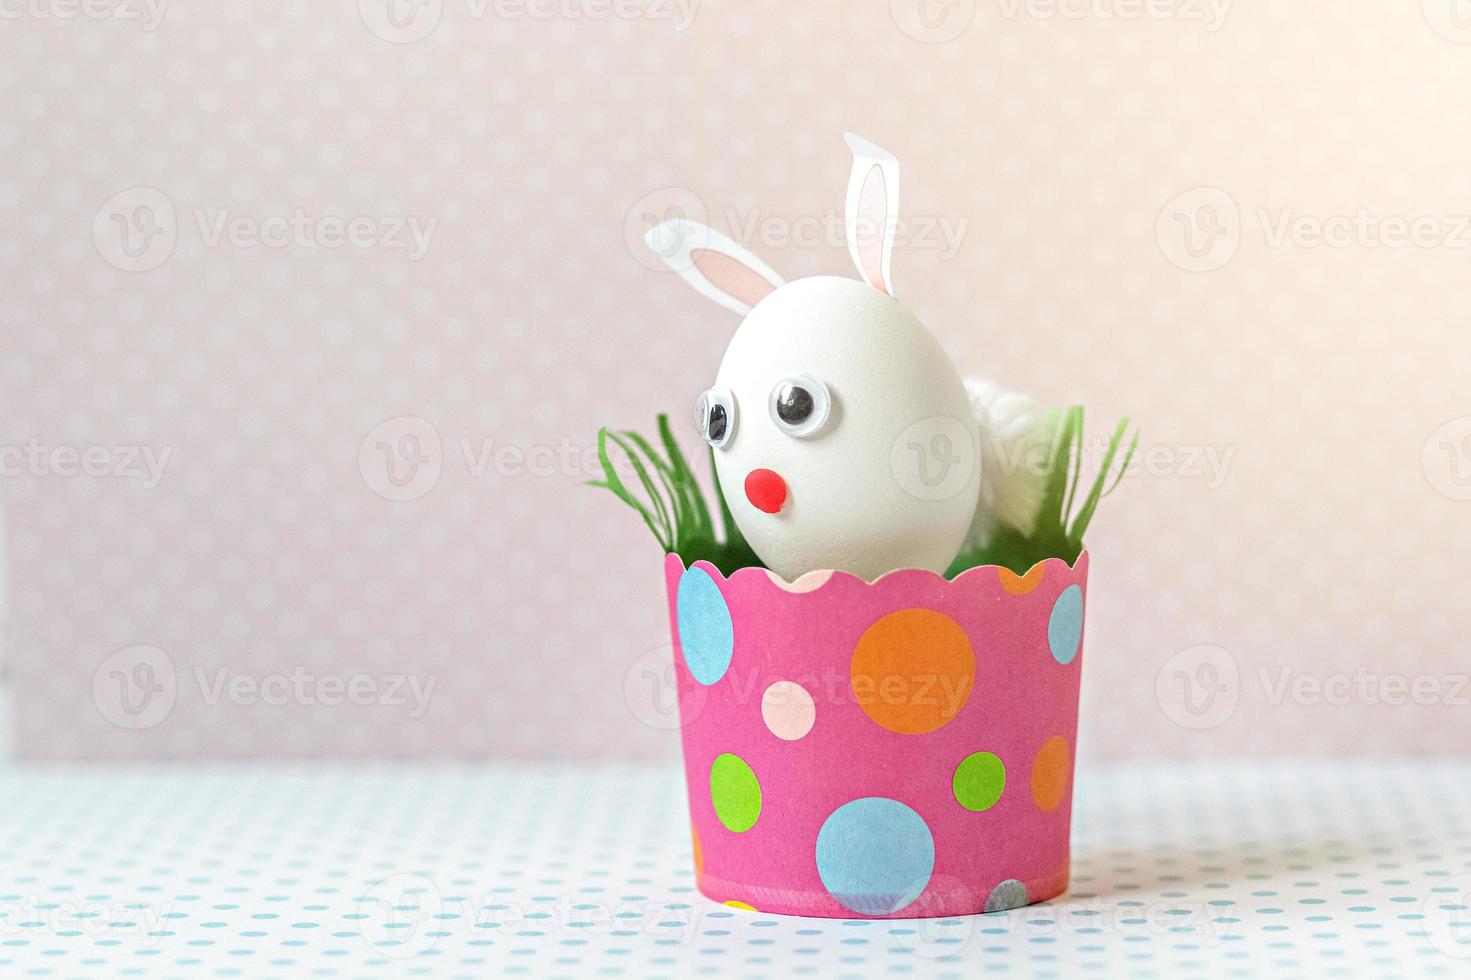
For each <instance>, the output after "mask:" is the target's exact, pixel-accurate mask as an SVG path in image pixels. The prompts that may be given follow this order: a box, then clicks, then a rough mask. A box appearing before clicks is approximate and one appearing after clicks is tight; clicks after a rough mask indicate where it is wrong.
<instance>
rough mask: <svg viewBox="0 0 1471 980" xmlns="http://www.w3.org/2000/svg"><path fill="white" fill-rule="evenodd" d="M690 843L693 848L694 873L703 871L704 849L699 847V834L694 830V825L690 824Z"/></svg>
mask: <svg viewBox="0 0 1471 980" xmlns="http://www.w3.org/2000/svg"><path fill="white" fill-rule="evenodd" d="M690 844H691V845H692V846H693V847H694V850H695V874H696V875H701V874H704V873H705V850H704V848H702V847H700V835H699V834H698V833H696V832H695V825H694V824H690Z"/></svg>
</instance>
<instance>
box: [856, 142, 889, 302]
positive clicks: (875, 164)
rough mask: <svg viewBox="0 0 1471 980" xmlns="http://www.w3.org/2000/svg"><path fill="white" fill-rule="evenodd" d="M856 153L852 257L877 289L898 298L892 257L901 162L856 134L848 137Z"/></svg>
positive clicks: (859, 269)
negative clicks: (891, 272)
mask: <svg viewBox="0 0 1471 980" xmlns="http://www.w3.org/2000/svg"><path fill="white" fill-rule="evenodd" d="M843 139H845V140H847V141H848V148H849V149H851V150H852V151H853V173H852V175H851V176H850V177H849V178H848V203H847V207H846V208H845V209H844V210H845V212H846V217H847V224H846V227H847V231H848V253H849V254H850V255H852V256H853V264H854V265H856V266H858V274H859V275H860V276H862V277H863V281H864V282H866V283H868V284H869V285H870V286H872V287H873V288H874V289H877V290H880V291H881V292H885V293H888V294H889V295H890V296H893V295H894V284H893V282H892V281H891V280H890V279H889V257H890V256H891V255H892V254H893V251H894V229H895V226H896V225H898V223H899V161H898V160H897V159H895V158H894V154H892V153H890V152H889V151H888V150H885V149H883V148H882V147H880V146H876V145H875V144H873V143H870V142H869V141H868V140H866V139H864V138H863V137H862V136H855V135H853V134H852V133H844V134H843Z"/></svg>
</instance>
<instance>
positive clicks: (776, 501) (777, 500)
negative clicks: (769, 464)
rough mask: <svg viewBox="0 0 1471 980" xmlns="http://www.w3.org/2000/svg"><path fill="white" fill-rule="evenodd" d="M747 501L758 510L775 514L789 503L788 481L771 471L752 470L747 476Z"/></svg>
mask: <svg viewBox="0 0 1471 980" xmlns="http://www.w3.org/2000/svg"><path fill="white" fill-rule="evenodd" d="M746 499H747V500H749V501H750V502H751V506H752V507H755V508H756V509H757V510H763V511H765V512H766V513H768V514H775V513H776V512H777V511H779V510H781V507H782V504H784V503H786V502H787V481H786V480H783V479H782V478H781V477H780V476H778V475H777V474H776V473H773V472H772V471H771V470H752V471H751V472H750V473H749V474H747V475H746Z"/></svg>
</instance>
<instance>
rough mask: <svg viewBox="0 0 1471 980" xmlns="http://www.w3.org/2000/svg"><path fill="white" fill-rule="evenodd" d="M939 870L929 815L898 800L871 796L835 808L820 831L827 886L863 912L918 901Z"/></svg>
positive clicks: (886, 911)
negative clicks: (925, 818)
mask: <svg viewBox="0 0 1471 980" xmlns="http://www.w3.org/2000/svg"><path fill="white" fill-rule="evenodd" d="M934 870H935V839H934V837H933V836H932V835H931V834H930V828H929V827H928V826H926V825H925V822H924V819H923V818H922V817H921V816H920V815H919V814H917V813H915V812H914V811H913V810H911V809H910V808H909V807H907V806H905V805H904V804H903V803H900V802H898V801H896V800H890V799H886V798H884V797H881V796H869V797H865V798H863V799H861V800H854V801H852V802H851V803H845V804H843V805H842V806H840V807H838V808H837V809H836V810H834V811H833V813H832V815H831V816H829V817H828V818H827V820H826V821H825V822H824V823H823V825H822V830H820V831H818V834H817V873H818V875H819V876H821V878H822V884H823V887H825V888H826V889H827V890H828V893H829V894H830V895H832V897H833V898H835V899H837V900H838V902H839V903H840V904H841V905H842V906H843V907H844V908H847V909H851V910H852V911H854V912H857V913H858V914H859V915H888V914H889V913H891V912H897V911H899V910H900V909H902V908H904V907H905V906H906V905H908V904H910V903H911V902H913V901H914V900H915V899H916V898H918V897H919V896H920V893H921V892H923V891H924V889H925V886H926V885H927V884H929V881H930V874H931V872H933V871H934Z"/></svg>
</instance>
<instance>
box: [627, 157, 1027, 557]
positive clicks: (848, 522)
mask: <svg viewBox="0 0 1471 980" xmlns="http://www.w3.org/2000/svg"><path fill="white" fill-rule="evenodd" d="M846 139H847V142H848V145H849V147H850V148H851V149H852V151H853V170H852V175H851V177H850V179H849V183H848V193H847V202H846V207H845V222H844V226H845V230H846V235H847V241H848V250H849V253H850V254H851V256H852V259H853V264H854V265H855V266H856V267H857V269H858V274H859V276H860V278H859V279H845V278H841V277H838V276H814V277H811V278H806V279H798V280H795V281H793V282H789V283H788V282H783V280H782V279H781V277H780V276H778V275H777V274H776V273H775V272H774V271H773V270H772V269H771V268H770V267H769V266H768V265H766V263H764V262H762V261H761V260H760V259H759V258H757V257H756V256H755V255H753V254H751V253H750V252H749V251H748V250H746V249H745V248H743V247H741V246H740V245H738V244H737V243H736V242H734V241H732V240H731V239H730V238H728V237H726V236H725V235H722V234H720V233H719V232H717V231H715V230H714V229H712V228H708V227H706V226H704V225H700V224H697V223H695V222H692V221H688V220H683V219H678V220H671V221H666V222H664V223H662V224H660V225H658V226H656V227H654V228H653V229H651V230H650V231H649V233H648V235H647V236H646V241H647V242H648V244H649V247H650V248H651V249H653V250H654V251H655V252H656V253H657V254H658V255H660V256H661V257H662V258H663V259H664V260H665V261H666V262H667V263H668V265H669V266H670V268H672V269H673V270H674V271H676V272H678V273H679V274H680V276H682V277H683V278H684V279H685V281H686V282H688V283H689V284H690V285H691V286H693V287H694V288H695V290H696V291H698V292H699V293H700V294H701V295H703V296H705V297H707V298H709V299H711V300H713V301H714V302H716V303H718V304H720V305H721V306H723V307H725V308H726V309H729V310H731V311H733V312H735V313H738V314H741V315H742V316H743V317H744V319H743V320H742V321H741V324H740V326H739V328H738V329H737V330H736V332H735V336H734V337H733V338H732V339H731V342H730V346H729V347H728V349H727V350H726V353H725V358H724V360H723V361H722V362H721V365H720V369H719V371H718V372H717V374H716V377H715V384H714V386H713V387H711V388H710V389H709V390H708V391H706V392H705V393H704V394H703V395H701V396H700V398H699V402H698V406H697V410H696V411H697V424H698V426H699V431H700V434H701V436H702V437H703V438H704V439H705V441H706V442H707V443H709V444H710V446H711V447H712V448H713V449H714V450H715V452H714V458H715V467H716V470H717V472H718V474H719V478H720V483H721V485H722V486H723V487H725V488H727V496H728V500H729V506H730V510H731V514H732V516H733V518H734V520H735V523H736V524H737V525H738V527H739V529H740V531H741V533H742V534H743V535H744V536H745V538H746V540H747V541H748V542H749V543H750V545H751V547H752V548H753V549H754V550H755V553H756V554H757V556H759V557H760V559H761V560H762V562H763V563H764V564H765V565H766V566H767V567H768V568H770V569H772V570H773V571H775V572H776V573H777V574H779V575H781V576H783V577H784V578H786V579H788V580H794V579H796V578H797V577H799V576H800V575H802V574H804V573H806V572H810V571H814V570H819V569H821V570H828V569H833V570H839V571H845V572H849V573H852V574H854V575H857V576H859V577H860V578H863V579H865V580H871V579H874V578H876V577H878V576H879V575H882V574H883V573H885V572H888V571H892V570H894V569H898V568H925V569H929V570H931V571H935V572H943V571H944V570H945V569H946V568H947V567H948V566H949V565H950V564H951V562H952V561H953V560H954V558H955V557H956V555H957V553H959V552H960V550H961V548H962V546H963V545H964V544H965V543H966V541H967V538H968V537H969V536H971V534H972V531H973V528H975V526H976V524H977V522H979V524H980V530H982V531H983V530H984V529H985V528H987V527H988V526H989V525H990V523H991V514H992V512H993V511H994V510H995V509H996V508H997V507H998V506H1001V507H1006V506H1007V505H1008V501H1009V500H1010V501H1015V500H1017V499H1022V500H1025V499H1027V498H1031V499H1036V497H1037V495H1036V494H1035V493H1028V491H1027V487H1028V484H1029V483H1030V484H1035V483H1036V482H1037V481H1035V480H1031V481H1028V480H1027V479H1026V476H1027V474H1017V475H1018V476H1019V477H1020V478H1019V479H1012V480H1008V479H1006V478H1005V474H1004V473H1003V470H1002V467H1001V466H1000V465H998V461H997V460H995V459H987V458H986V456H987V450H988V449H990V448H992V447H994V446H995V440H994V439H992V438H990V433H989V432H983V431H982V430H981V428H980V425H979V423H981V422H987V421H989V419H990V412H989V411H988V409H989V406H990V404H991V403H992V402H994V401H996V400H997V399H1005V398H1007V397H1008V396H1005V395H1004V393H1002V392H1001V391H1000V389H998V388H995V386H990V385H982V384H979V383H977V384H972V385H971V386H970V387H969V389H968V388H967V384H966V383H965V382H963V381H962V379H961V376H960V373H959V372H958V371H957V370H956V368H955V365H954V364H953V363H952V362H951V360H950V358H949V357H948V356H947V355H946V353H945V351H944V349H943V348H942V347H941V346H940V343H939V341H938V340H936V338H935V337H934V335H933V334H931V333H930V332H929V330H928V329H926V327H925V326H924V324H923V323H921V322H920V321H919V319H918V318H916V317H915V316H914V314H913V313H911V312H910V311H909V310H908V309H907V308H906V307H905V306H904V305H903V304H901V303H900V302H899V301H898V300H897V299H896V298H895V296H894V288H893V283H892V279H891V276H890V265H891V258H892V253H893V245H894V237H895V229H896V227H897V224H898V197H899V164H898V161H897V160H896V159H895V158H894V157H893V155H891V154H890V153H888V152H886V151H885V150H883V149H881V148H880V147H878V146H876V145H874V144H873V143H871V142H869V141H867V140H865V139H862V138H861V137H858V136H854V135H851V134H849V135H848V136H847V137H846ZM973 398H974V399H976V401H977V403H976V404H975V405H973V404H972V399H973ZM1011 400H1013V401H1014V399H1011ZM983 479H984V480H985V484H984V486H985V487H986V489H987V493H986V497H987V499H985V500H984V501H983V500H982V487H983ZM1013 509H1015V508H1014V507H1013ZM978 510H979V514H978Z"/></svg>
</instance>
